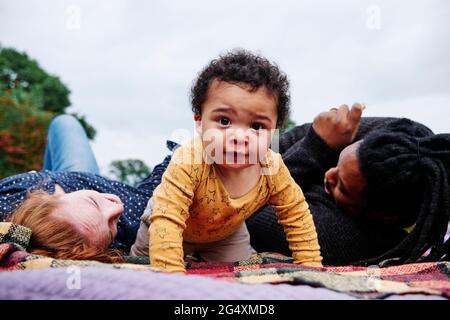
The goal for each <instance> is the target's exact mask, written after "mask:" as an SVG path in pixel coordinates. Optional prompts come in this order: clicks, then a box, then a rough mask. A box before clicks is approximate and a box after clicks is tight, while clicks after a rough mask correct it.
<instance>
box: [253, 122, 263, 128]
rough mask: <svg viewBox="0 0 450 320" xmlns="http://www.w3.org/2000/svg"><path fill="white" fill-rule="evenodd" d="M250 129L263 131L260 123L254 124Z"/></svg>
mask: <svg viewBox="0 0 450 320" xmlns="http://www.w3.org/2000/svg"><path fill="white" fill-rule="evenodd" d="M252 129H253V130H261V129H264V126H263V125H262V124H261V123H258V122H255V123H254V124H252Z"/></svg>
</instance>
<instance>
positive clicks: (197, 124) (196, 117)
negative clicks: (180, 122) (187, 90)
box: [194, 113, 202, 136]
mask: <svg viewBox="0 0 450 320" xmlns="http://www.w3.org/2000/svg"><path fill="white" fill-rule="evenodd" d="M194 122H195V131H197V133H198V134H199V135H200V136H202V116H201V115H200V114H199V113H196V114H194Z"/></svg>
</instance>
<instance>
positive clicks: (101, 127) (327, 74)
mask: <svg viewBox="0 0 450 320" xmlns="http://www.w3.org/2000/svg"><path fill="white" fill-rule="evenodd" d="M449 40H450V1H446V0H441V1H438V0H427V1H424V0H417V1H411V0H408V1H399V0H397V1H389V0H386V1H381V0H380V1H377V0H373V1H365V0H347V1H335V0H330V1H324V0H311V1H298V0H297V1H235V0H228V1H211V0H210V1H192V0H190V1H181V0H180V1H167V0H164V1H155V0H152V1H138V0H135V1H119V0H102V1H88V0H87V1H77V0H72V1H61V0H53V1H52V0H35V1H32V0H27V1H25V0H16V1H10V0H0V42H1V44H2V46H4V47H14V48H16V49H19V50H20V51H25V52H26V53H27V54H28V55H29V56H30V57H32V58H34V59H36V60H37V61H38V62H39V63H40V65H41V66H42V67H43V68H44V69H45V70H47V71H48V72H50V73H53V74H56V75H58V76H59V77H60V78H61V79H62V81H63V82H64V83H65V84H66V85H67V86H68V87H69V88H70V90H71V92H72V93H71V95H70V99H71V101H72V107H71V108H70V109H68V111H69V112H78V113H81V114H84V115H86V116H87V119H88V121H89V122H90V123H91V124H92V125H93V126H94V127H95V128H96V129H97V131H98V134H97V138H96V139H95V141H94V142H93V148H94V151H95V153H96V156H97V159H98V162H99V165H100V167H101V170H102V171H103V172H105V171H106V169H107V165H108V164H109V163H110V162H111V161H112V160H115V159H127V158H138V159H142V160H144V161H145V162H146V163H147V164H148V165H150V166H152V167H153V166H154V165H155V164H157V163H158V162H160V161H161V160H162V158H163V157H164V156H165V155H166V154H167V151H166V148H165V140H166V139H167V138H170V137H171V136H172V135H173V134H174V132H175V131H177V130H180V129H181V130H182V129H185V130H188V131H189V132H192V128H193V120H192V113H191V110H190V105H189V89H190V86H191V84H192V81H193V80H194V78H195V76H196V74H197V73H198V71H199V70H200V69H201V68H202V67H203V66H204V65H206V64H207V63H208V62H209V60H211V59H213V58H215V57H217V56H218V55H219V54H220V53H223V52H225V51H226V50H229V49H232V48H235V47H240V48H246V49H250V50H253V51H256V52H258V53H260V54H262V55H264V56H266V57H268V58H269V59H270V60H272V61H275V62H276V63H277V64H278V65H279V66H280V67H281V68H282V70H283V71H285V72H286V73H287V74H288V76H289V79H290V81H291V95H292V119H293V120H294V121H295V122H296V123H297V124H301V123H304V122H310V121H311V120H312V119H313V118H314V116H315V115H317V114H318V113H319V112H321V111H323V110H326V109H328V108H330V107H332V106H336V105H340V104H343V103H346V104H352V103H353V102H354V101H359V102H363V103H365V104H366V105H367V109H366V111H365V115H367V116H405V117H409V118H412V119H414V120H417V121H419V122H422V123H424V124H426V125H428V126H429V127H430V128H431V129H433V130H434V131H435V132H450V90H449V89H450V58H449V57H450V43H449V42H450V41H449Z"/></svg>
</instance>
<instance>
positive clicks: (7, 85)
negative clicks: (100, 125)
mask: <svg viewBox="0 0 450 320" xmlns="http://www.w3.org/2000/svg"><path fill="white" fill-rule="evenodd" d="M6 94H7V95H9V96H10V97H11V98H13V99H14V100H17V102H18V103H25V104H26V103H29V102H32V105H33V106H34V107H36V108H38V109H41V110H44V111H48V112H52V113H53V114H54V116H56V115H58V114H63V113H65V110H66V109H67V107H69V106H70V99H69V94H70V90H69V89H68V88H67V87H66V85H64V84H63V83H62V82H61V80H60V79H59V77H57V76H55V75H51V74H48V73H47V72H45V70H43V69H42V68H41V67H40V66H39V64H38V63H37V62H36V61H35V60H33V59H31V58H30V57H28V55H27V54H26V53H21V52H18V51H16V50H15V49H13V48H2V47H0V95H3V96H4V95H6ZM74 116H75V117H76V118H77V119H78V120H79V121H80V123H81V125H82V126H83V128H84V129H85V130H86V132H87V135H88V138H89V139H91V140H92V139H94V138H95V134H96V131H95V129H94V128H93V127H92V125H90V124H89V123H88V122H87V121H86V118H85V116H82V115H78V114H76V113H75V114H74Z"/></svg>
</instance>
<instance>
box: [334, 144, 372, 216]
mask: <svg viewBox="0 0 450 320" xmlns="http://www.w3.org/2000/svg"><path fill="white" fill-rule="evenodd" d="M360 143H361V141H359V142H355V143H353V144H351V145H349V146H348V147H347V148H345V149H344V150H342V152H341V154H340V156H339V161H338V163H337V166H336V167H334V168H331V169H330V170H328V171H327V172H326V173H325V191H326V192H327V193H328V194H330V195H331V196H332V197H333V198H334V200H335V201H336V203H337V205H338V206H340V207H342V208H343V209H344V210H345V211H346V212H347V213H348V214H350V215H352V216H359V215H360V213H361V210H362V209H363V207H364V205H365V200H364V197H363V192H364V189H365V188H366V186H367V181H366V179H365V177H364V176H363V174H362V173H361V169H360V166H359V160H358V154H357V150H358V147H359V144H360Z"/></svg>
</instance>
